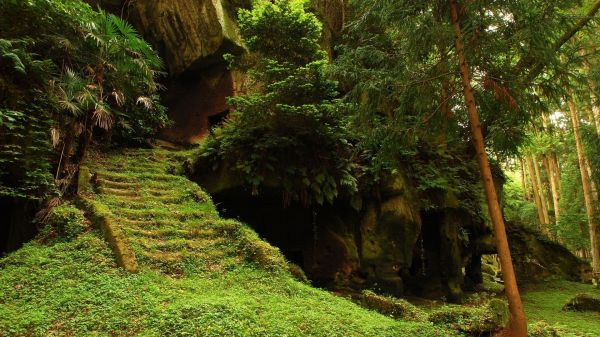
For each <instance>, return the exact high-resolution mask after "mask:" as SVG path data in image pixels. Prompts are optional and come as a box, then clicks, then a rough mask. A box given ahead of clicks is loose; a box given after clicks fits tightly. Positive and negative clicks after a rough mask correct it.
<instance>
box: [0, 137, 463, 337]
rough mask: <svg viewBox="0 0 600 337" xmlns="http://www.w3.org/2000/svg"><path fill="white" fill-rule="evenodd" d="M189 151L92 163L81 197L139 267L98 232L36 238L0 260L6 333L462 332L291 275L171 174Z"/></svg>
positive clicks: (68, 211)
mask: <svg viewBox="0 0 600 337" xmlns="http://www.w3.org/2000/svg"><path fill="white" fill-rule="evenodd" d="M188 155H191V151H190V152H189V153H186V152H183V153H181V152H180V153H176V154H173V153H170V152H169V151H164V150H131V149H128V150H126V151H125V152H121V151H120V152H118V153H111V154H109V155H95V156H94V161H93V163H91V164H90V163H86V165H87V164H89V165H90V168H91V169H93V170H94V171H96V172H98V182H99V184H100V186H99V187H100V188H99V193H98V194H91V195H88V196H86V198H93V199H94V202H97V203H99V204H100V205H102V209H103V211H104V212H106V214H108V215H110V216H111V217H114V219H115V222H116V223H119V224H123V223H129V224H130V225H128V226H123V228H122V230H123V232H124V235H125V236H126V239H127V242H128V244H130V245H131V246H132V248H133V250H134V251H135V254H136V257H137V258H138V262H139V272H138V273H127V272H125V271H124V270H122V269H120V268H117V266H116V265H115V262H114V255H113V252H111V250H110V248H109V247H108V245H107V243H106V242H105V241H104V240H103V239H101V238H100V233H99V232H98V231H90V232H87V233H84V234H82V235H79V236H78V237H77V238H75V239H73V240H57V242H56V243H55V244H53V245H42V244H40V243H39V242H37V241H34V242H31V243H29V244H27V245H26V246H25V247H24V248H22V249H20V250H18V251H16V252H14V253H12V254H9V255H8V256H7V257H5V258H2V259H0V303H2V305H1V306H0V331H2V333H1V334H2V335H3V336H6V337H9V336H10V337H13V336H15V337H17V336H47V335H50V334H56V335H69V336H90V335H110V336H208V337H210V336H214V337H217V336H265V337H268V336H273V337H275V336H323V337H325V336H327V337H331V336H339V337H342V336H343V337H346V336H356V337H379V336H390V337H392V336H415V337H425V336H431V337H433V336H439V335H440V334H442V335H443V336H455V335H457V334H455V333H454V332H453V331H449V330H446V329H445V328H443V327H436V326H433V324H431V323H428V322H407V321H397V320H393V319H391V318H389V317H385V316H383V315H380V314H377V313H375V312H372V311H369V310H366V309H363V308H361V307H359V306H357V305H355V304H353V303H351V302H350V301H348V300H346V299H344V298H341V297H339V296H335V295H332V294H330V293H329V292H327V291H324V290H319V289H315V288H312V287H310V286H309V285H307V284H305V283H302V282H299V281H296V280H294V279H293V277H292V275H290V274H289V273H288V272H287V270H286V263H285V261H284V259H283V257H282V255H281V254H280V253H279V252H278V250H277V249H275V248H274V247H272V246H270V245H269V244H268V243H267V242H265V241H262V240H261V239H260V238H259V237H258V235H257V234H256V233H255V232H254V231H252V230H251V229H250V228H249V227H247V226H245V225H242V224H240V223H239V222H237V221H234V220H227V219H222V218H220V217H219V216H218V214H217V213H216V210H215V206H214V204H213V203H212V202H211V201H210V198H209V197H208V196H206V194H205V192H203V191H202V190H201V189H200V188H199V187H198V186H197V185H196V184H194V183H192V182H191V181H189V180H187V179H185V178H183V177H181V176H176V175H173V174H170V173H167V171H168V170H170V167H171V165H172V162H173V161H175V160H179V159H181V160H183V159H184V158H185V157H186V156H188ZM176 158H177V159H176ZM116 171H118V172H119V173H116ZM108 186H110V189H109V187H108ZM103 188H107V189H106V190H103ZM132 192H133V193H132ZM198 199H201V200H202V201H201V202H199V200H198ZM53 213H54V214H56V215H53V216H51V218H53V219H56V222H58V223H62V224H65V221H67V222H70V221H73V222H72V225H73V227H74V228H78V227H77V226H76V225H75V221H74V220H75V219H78V218H80V216H81V212H80V211H78V210H75V209H73V208H72V207H71V206H70V205H64V206H60V207H57V208H55V209H54V212H53ZM132 222H135V223H136V224H137V225H133V224H132ZM68 227H71V226H70V225H69V226H68ZM177 269H179V270H182V272H177V273H174V272H173V271H174V270H177ZM32 270H34V271H35V272H33V273H32Z"/></svg>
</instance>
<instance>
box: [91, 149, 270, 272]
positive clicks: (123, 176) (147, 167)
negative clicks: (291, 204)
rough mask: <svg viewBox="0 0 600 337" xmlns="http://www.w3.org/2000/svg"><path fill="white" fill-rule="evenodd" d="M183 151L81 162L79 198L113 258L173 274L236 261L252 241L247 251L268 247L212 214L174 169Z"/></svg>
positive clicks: (199, 191)
mask: <svg viewBox="0 0 600 337" xmlns="http://www.w3.org/2000/svg"><path fill="white" fill-rule="evenodd" d="M185 155H186V153H185V152H179V151H173V150H163V149H151V150H147V149H135V150H126V151H121V152H119V153H112V154H110V153H109V154H94V155H92V156H90V158H89V159H88V160H87V167H88V168H89V172H90V174H89V176H90V181H91V184H89V187H88V188H87V190H86V191H85V192H82V193H80V199H81V200H82V202H83V204H84V205H85V208H86V210H87V211H88V213H89V212H91V213H93V215H95V216H93V217H92V218H94V217H95V218H101V219H102V220H101V221H99V222H100V223H101V225H100V226H101V227H102V228H103V232H104V233H105V236H107V240H108V241H109V242H111V244H112V246H113V250H114V251H115V253H116V255H117V261H121V264H122V266H123V267H124V268H125V269H127V270H129V271H132V272H135V271H137V270H138V269H144V268H150V269H152V270H156V271H159V272H162V273H166V274H169V275H172V276H174V277H181V276H185V275H186V274H189V273H197V272H223V271H225V270H227V269H228V268H230V267H233V266H234V265H236V264H240V263H243V260H244V259H246V258H248V257H249V256H248V254H245V253H247V252H248V247H250V246H251V247H254V248H257V244H258V246H264V247H259V248H260V249H258V250H256V249H254V250H252V249H250V251H251V254H250V255H252V256H250V257H257V256H258V257H259V258H261V256H262V259H264V258H265V256H267V255H269V254H271V253H273V248H272V247H270V246H268V245H266V246H265V245H264V244H261V242H262V241H261V240H259V239H258V237H256V235H255V234H254V233H253V232H251V231H250V230H248V229H247V228H246V227H245V226H243V225H241V224H240V223H238V222H236V221H232V220H223V219H221V218H219V215H218V213H217V211H216V209H215V207H214V205H213V203H212V201H211V199H210V197H209V196H208V195H207V194H206V193H205V192H204V191H203V190H202V189H201V188H200V187H199V186H198V185H196V184H195V183H193V182H191V181H190V180H188V179H187V178H185V177H184V176H182V175H178V174H177V172H178V171H181V169H180V167H181V164H180V163H181V161H182V156H185ZM244 237H245V238H246V240H244ZM113 241H114V242H113ZM254 241H255V242H254ZM265 249H266V250H265ZM257 252H258V254H257ZM260 252H262V253H264V254H260ZM265 254H266V255H265ZM121 255H122V256H121ZM273 256H279V254H277V253H275V254H274V255H273ZM267 260H268V259H267Z"/></svg>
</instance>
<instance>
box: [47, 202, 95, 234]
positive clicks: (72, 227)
mask: <svg viewBox="0 0 600 337" xmlns="http://www.w3.org/2000/svg"><path fill="white" fill-rule="evenodd" d="M87 229H88V223H87V220H86V218H85V216H84V214H83V211H82V210H80V209H78V208H77V207H75V206H73V205H71V204H69V203H66V204H63V205H60V206H56V207H54V208H52V210H51V211H50V213H49V214H48V217H47V220H46V221H45V226H44V228H43V229H42V230H41V231H40V234H39V236H40V238H41V239H42V240H48V239H50V240H62V241H70V240H73V239H76V238H77V237H78V236H79V235H80V234H82V233H84V232H85V231H86V230H87Z"/></svg>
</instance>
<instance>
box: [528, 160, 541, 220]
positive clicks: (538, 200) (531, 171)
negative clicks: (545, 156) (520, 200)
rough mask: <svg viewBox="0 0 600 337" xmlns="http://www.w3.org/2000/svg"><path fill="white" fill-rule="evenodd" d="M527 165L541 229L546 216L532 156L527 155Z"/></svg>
mask: <svg viewBox="0 0 600 337" xmlns="http://www.w3.org/2000/svg"><path fill="white" fill-rule="evenodd" d="M526 160H527V167H528V168H529V176H530V177H531V186H532V188H533V196H534V198H535V205H536V206H537V211H538V212H537V213H538V219H539V220H540V230H542V228H543V227H544V224H545V222H546V219H545V218H544V210H543V206H542V199H541V198H540V192H539V191H540V189H539V187H538V183H537V178H536V175H535V169H534V168H533V160H532V159H531V157H530V156H526Z"/></svg>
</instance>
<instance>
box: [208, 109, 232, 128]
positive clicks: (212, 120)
mask: <svg viewBox="0 0 600 337" xmlns="http://www.w3.org/2000/svg"><path fill="white" fill-rule="evenodd" d="M227 117H229V109H225V110H224V111H222V112H219V113H217V114H214V115H211V116H208V129H209V130H210V133H211V134H213V129H214V128H215V127H219V126H221V125H223V123H225V120H227Z"/></svg>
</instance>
